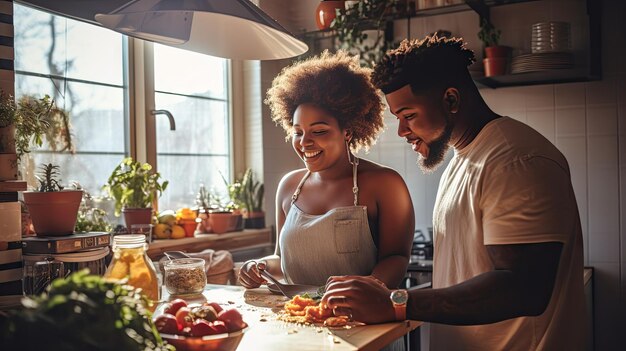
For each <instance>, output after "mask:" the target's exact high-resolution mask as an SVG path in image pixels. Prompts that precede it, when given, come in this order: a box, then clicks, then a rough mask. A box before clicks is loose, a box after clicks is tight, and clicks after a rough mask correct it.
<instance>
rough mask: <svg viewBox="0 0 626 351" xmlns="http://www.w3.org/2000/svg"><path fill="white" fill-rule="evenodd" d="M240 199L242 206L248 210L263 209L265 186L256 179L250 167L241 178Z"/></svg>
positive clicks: (256, 210) (257, 210)
mask: <svg viewBox="0 0 626 351" xmlns="http://www.w3.org/2000/svg"><path fill="white" fill-rule="evenodd" d="M241 189H242V190H241V196H240V197H241V199H242V203H243V207H244V208H245V209H246V210H247V211H248V213H250V212H260V211H263V195H265V187H264V186H263V183H261V182H260V181H258V180H257V179H256V177H255V175H254V171H252V169H251V168H248V169H247V170H246V173H244V175H243V178H242V179H241Z"/></svg>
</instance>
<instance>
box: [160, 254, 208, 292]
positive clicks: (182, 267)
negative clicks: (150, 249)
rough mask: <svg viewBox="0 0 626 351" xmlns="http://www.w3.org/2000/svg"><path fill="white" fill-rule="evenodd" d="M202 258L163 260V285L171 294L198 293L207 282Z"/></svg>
mask: <svg viewBox="0 0 626 351" xmlns="http://www.w3.org/2000/svg"><path fill="white" fill-rule="evenodd" d="M204 262H205V261H204V260H203V259H202V258H179V259H174V260H170V261H168V262H165V265H164V267H163V268H164V270H165V278H164V281H165V287H166V288H167V291H169V293H170V294H172V295H190V294H200V293H202V290H204V286H205V285H206V283H207V280H206V273H205V271H204Z"/></svg>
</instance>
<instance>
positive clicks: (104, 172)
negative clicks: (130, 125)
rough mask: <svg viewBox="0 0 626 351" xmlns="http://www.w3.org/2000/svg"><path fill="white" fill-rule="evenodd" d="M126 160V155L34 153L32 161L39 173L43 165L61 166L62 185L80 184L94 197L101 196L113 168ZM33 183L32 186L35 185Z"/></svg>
mask: <svg viewBox="0 0 626 351" xmlns="http://www.w3.org/2000/svg"><path fill="white" fill-rule="evenodd" d="M123 158H124V154H122V153H119V154H108V155H100V154H95V155H91V154H80V153H76V154H74V155H72V154H68V153H48V152H34V153H33V154H32V161H30V162H33V166H34V168H33V169H34V170H35V171H36V172H37V171H39V169H40V167H41V164H43V163H50V162H52V163H53V164H55V165H59V166H60V171H61V176H60V179H61V184H62V185H68V184H70V183H71V182H72V181H77V182H79V183H80V184H81V185H82V186H83V188H84V189H85V190H87V191H88V192H89V193H91V194H92V195H100V194H101V188H102V186H103V185H104V184H105V183H106V181H107V179H108V178H109V175H111V172H113V168H115V166H117V164H118V163H120V161H121V160H122V159H123ZM34 184H35V183H32V184H31V185H34Z"/></svg>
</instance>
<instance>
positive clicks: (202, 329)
mask: <svg viewBox="0 0 626 351" xmlns="http://www.w3.org/2000/svg"><path fill="white" fill-rule="evenodd" d="M211 334H215V333H213V327H212V326H211V324H210V323H209V322H207V321H205V320H204V319H197V320H196V321H195V322H193V325H192V326H191V336H205V335H211Z"/></svg>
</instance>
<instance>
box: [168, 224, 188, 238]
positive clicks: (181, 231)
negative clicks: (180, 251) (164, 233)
mask: <svg viewBox="0 0 626 351" xmlns="http://www.w3.org/2000/svg"><path fill="white" fill-rule="evenodd" d="M184 237H185V228H183V227H181V226H179V225H178V224H174V225H173V226H172V236H171V237H170V238H172V239H181V238H184Z"/></svg>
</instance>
